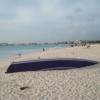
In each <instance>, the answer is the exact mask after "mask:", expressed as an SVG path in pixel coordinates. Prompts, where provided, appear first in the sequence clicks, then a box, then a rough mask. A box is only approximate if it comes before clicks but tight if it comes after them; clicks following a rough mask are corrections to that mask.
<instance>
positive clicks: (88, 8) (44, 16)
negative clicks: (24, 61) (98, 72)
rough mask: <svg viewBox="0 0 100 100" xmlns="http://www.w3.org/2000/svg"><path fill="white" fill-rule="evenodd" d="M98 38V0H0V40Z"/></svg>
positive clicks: (99, 36) (99, 5)
mask: <svg viewBox="0 0 100 100" xmlns="http://www.w3.org/2000/svg"><path fill="white" fill-rule="evenodd" d="M76 39H79V40H100V0H0V42H15V43H17V42H18V43H20V42H21V43H22V42H56V41H66V40H67V41H69V40H76Z"/></svg>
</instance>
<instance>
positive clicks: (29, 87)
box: [0, 45, 100, 100]
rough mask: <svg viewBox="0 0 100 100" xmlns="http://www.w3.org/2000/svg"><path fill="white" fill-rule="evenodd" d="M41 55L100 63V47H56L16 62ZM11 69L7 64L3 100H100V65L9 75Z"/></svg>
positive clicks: (0, 88)
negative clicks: (8, 71) (7, 71)
mask: <svg viewBox="0 0 100 100" xmlns="http://www.w3.org/2000/svg"><path fill="white" fill-rule="evenodd" d="M38 56H40V58H41V59H45V58H65V57H67V58H72V57H73V58H83V59H89V60H96V61H100V45H92V46H91V47H90V48H86V47H71V48H60V49H54V48H53V49H49V50H47V51H45V52H37V53H30V54H25V55H22V57H21V58H17V59H16V61H21V60H30V59H38ZM3 63H4V62H2V64H3ZM8 64H10V63H8ZM7 68H8V65H7V63H5V64H4V67H3V65H2V67H1V68H0V100H33V98H34V99H35V100H66V99H68V100H99V96H100V64H97V65H93V66H89V67H85V68H79V69H69V70H60V71H58V70H54V71H36V72H35V71H32V72H21V73H11V74H5V71H6V70H7ZM23 87H26V88H25V89H24V90H21V88H23Z"/></svg>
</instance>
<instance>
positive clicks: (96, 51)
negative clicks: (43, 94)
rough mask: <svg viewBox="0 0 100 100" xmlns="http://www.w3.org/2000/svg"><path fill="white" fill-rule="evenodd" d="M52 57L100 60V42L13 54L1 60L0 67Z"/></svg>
mask: <svg viewBox="0 0 100 100" xmlns="http://www.w3.org/2000/svg"><path fill="white" fill-rule="evenodd" d="M50 58H51V59H52V58H80V59H88V60H94V61H100V44H95V45H91V47H90V48H86V47H82V46H79V47H64V48H49V49H47V50H46V51H45V52H43V51H37V52H36V51H35V52H32V53H26V54H22V55H21V56H18V55H16V56H13V57H9V58H7V59H2V60H0V67H1V66H4V65H7V64H9V63H11V62H17V61H23V60H24V61H26V60H37V59H50Z"/></svg>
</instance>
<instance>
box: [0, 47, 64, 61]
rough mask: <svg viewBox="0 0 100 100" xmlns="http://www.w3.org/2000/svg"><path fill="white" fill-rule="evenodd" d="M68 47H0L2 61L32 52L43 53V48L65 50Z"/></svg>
mask: <svg viewBox="0 0 100 100" xmlns="http://www.w3.org/2000/svg"><path fill="white" fill-rule="evenodd" d="M63 47H66V45H26V46H24V45H15V46H0V60H1V59H7V58H8V57H10V56H14V55H16V54H19V53H21V54H25V53H31V52H38V51H42V50H43V48H45V49H49V48H63Z"/></svg>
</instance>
